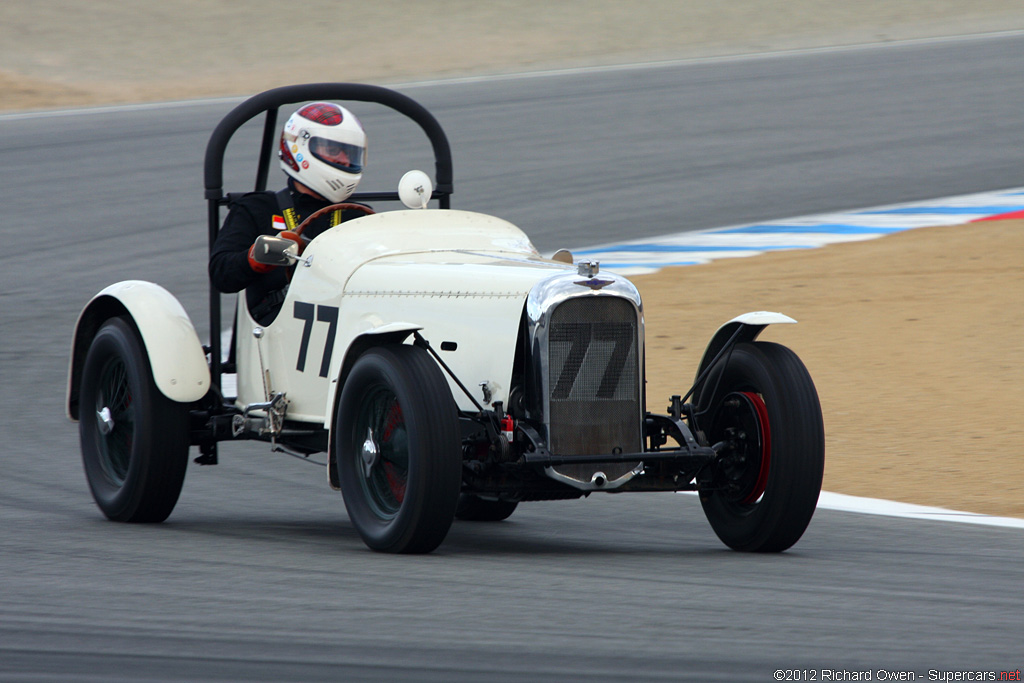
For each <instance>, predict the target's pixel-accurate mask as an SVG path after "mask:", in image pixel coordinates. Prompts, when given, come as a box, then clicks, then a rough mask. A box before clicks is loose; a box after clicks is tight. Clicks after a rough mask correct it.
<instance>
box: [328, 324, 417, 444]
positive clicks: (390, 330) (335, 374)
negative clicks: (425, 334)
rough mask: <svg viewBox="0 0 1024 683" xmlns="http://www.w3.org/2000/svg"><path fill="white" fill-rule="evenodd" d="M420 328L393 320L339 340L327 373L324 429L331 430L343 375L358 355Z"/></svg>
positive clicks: (407, 335)
mask: <svg viewBox="0 0 1024 683" xmlns="http://www.w3.org/2000/svg"><path fill="white" fill-rule="evenodd" d="M422 329H423V326H422V325H417V324H416V323H410V322H393V323H387V324H383V325H375V326H373V327H370V328H369V329H366V330H362V331H361V332H359V333H358V334H357V335H356V336H355V337H354V338H353V339H351V340H350V341H349V342H348V343H347V344H346V343H345V341H344V340H340V341H339V343H338V345H337V346H336V347H335V349H336V350H337V351H340V352H341V353H335V354H334V358H333V360H332V362H331V369H330V371H329V373H328V375H327V376H328V377H331V378H332V379H331V381H330V383H329V384H328V385H327V401H326V403H325V404H324V405H326V406H327V410H326V411H325V414H324V428H325V429H329V430H332V431H333V427H332V425H333V422H334V406H335V405H336V403H337V400H338V396H339V394H340V389H341V386H340V385H341V384H342V383H343V382H344V379H345V377H346V376H347V375H348V371H349V370H350V369H351V368H352V365H353V364H354V363H355V361H356V359H357V358H358V357H359V355H360V354H361V353H362V352H363V351H365V350H366V349H368V348H372V347H373V346H376V345H378V344H385V343H387V342H388V340H390V341H392V342H397V343H401V342H402V341H404V340H405V339H406V338H407V337H409V336H410V335H411V334H412V333H413V332H419V331H420V330H422ZM343 345H344V346H343Z"/></svg>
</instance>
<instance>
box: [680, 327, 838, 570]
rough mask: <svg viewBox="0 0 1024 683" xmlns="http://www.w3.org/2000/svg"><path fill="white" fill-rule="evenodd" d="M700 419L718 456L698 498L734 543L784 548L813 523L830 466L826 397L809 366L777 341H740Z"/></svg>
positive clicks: (707, 386)
mask: <svg viewBox="0 0 1024 683" xmlns="http://www.w3.org/2000/svg"><path fill="white" fill-rule="evenodd" d="M699 407H700V411H701V414H700V416H699V418H698V423H699V425H698V426H699V427H700V428H701V429H702V430H703V431H705V434H706V437H707V440H708V442H709V443H710V444H716V445H717V448H718V449H719V450H718V458H717V460H716V461H715V462H714V463H713V465H712V467H713V468H714V469H713V472H712V474H713V477H712V480H711V482H710V483H709V484H706V485H704V486H703V487H702V488H701V490H700V501H701V505H702V506H703V508H704V513H705V514H706V515H707V518H708V521H709V522H710V523H711V527H712V529H714V531H715V533H716V534H717V535H718V537H719V538H720V539H721V540H722V541H723V542H724V543H725V544H726V545H728V546H729V547H730V548H734V549H736V550H746V551H757V552H778V551H782V550H786V549H787V548H789V547H790V546H792V545H793V544H794V543H796V542H797V540H799V539H800V537H801V536H802V535H803V533H804V531H805V530H806V529H807V525H808V524H809V523H810V521H811V517H812V516H813V514H814V510H815V508H816V507H817V502H818V495H819V493H820V492H821V479H822V475H823V473H824V467H825V430H824V426H823V423H822V417H821V405H820V403H819V401H818V394H817V392H816V391H815V388H814V383H813V381H812V380H811V377H810V375H809V374H808V372H807V369H806V368H805V367H804V364H803V363H802V362H801V361H800V359H799V358H798V357H797V356H796V354H794V353H793V352H792V351H791V350H789V349H788V348H786V347H785V346H781V345H779V344H772V343H768V342H752V343H741V344H737V345H736V348H735V349H733V351H732V353H731V355H729V356H728V357H727V365H724V367H723V366H719V367H718V368H716V369H715V370H713V371H712V373H711V374H710V375H709V377H708V378H707V380H706V381H705V383H704V385H703V388H702V390H701V397H700V400H699Z"/></svg>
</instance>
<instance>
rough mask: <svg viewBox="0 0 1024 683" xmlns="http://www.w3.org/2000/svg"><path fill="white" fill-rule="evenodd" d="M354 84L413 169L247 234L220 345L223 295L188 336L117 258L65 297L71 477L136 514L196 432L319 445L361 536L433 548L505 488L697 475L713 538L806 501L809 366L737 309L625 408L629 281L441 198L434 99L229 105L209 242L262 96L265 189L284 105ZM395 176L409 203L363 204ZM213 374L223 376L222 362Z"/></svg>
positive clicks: (525, 494) (629, 367)
mask: <svg viewBox="0 0 1024 683" xmlns="http://www.w3.org/2000/svg"><path fill="white" fill-rule="evenodd" d="M313 100H334V101H341V102H372V103H376V104H378V105H383V106H385V107H389V108H391V109H393V110H395V111H398V112H400V113H402V114H404V115H406V116H407V117H409V118H410V119H412V120H413V121H414V122H415V123H417V124H418V125H419V126H420V128H421V129H422V130H423V132H424V133H425V134H426V136H427V139H428V140H429V143H430V144H431V146H432V148H433V155H434V158H435V169H434V171H435V175H434V178H433V180H432V179H431V178H430V177H429V176H427V175H426V174H425V173H422V172H411V173H410V174H407V176H406V177H405V178H404V179H403V182H402V183H401V184H400V186H399V188H398V191H397V192H376V193H361V194H360V193H357V194H356V195H354V196H353V197H352V202H358V204H352V203H350V204H352V206H356V207H357V208H358V207H362V208H360V210H362V211H363V212H364V213H365V214H366V215H365V216H362V217H358V218H356V219H354V220H349V221H347V222H345V223H342V224H341V225H338V226H337V227H335V228H331V229H330V230H328V231H326V232H324V233H323V234H321V235H319V236H318V237H316V238H315V239H313V240H312V241H310V242H309V244H308V245H307V246H306V247H305V249H304V251H303V252H302V254H301V255H299V254H297V253H296V252H295V250H294V248H286V245H293V244H294V243H292V242H289V241H288V240H282V239H280V238H274V237H266V238H261V241H260V253H261V254H262V256H259V257H258V258H260V259H262V260H264V261H265V262H267V263H277V264H288V267H290V268H292V269H293V274H292V278H291V283H290V286H289V289H288V291H287V296H286V298H285V300H284V303H283V306H282V309H281V311H280V313H279V314H278V316H277V317H276V319H274V320H273V321H272V322H271V323H269V324H265V325H260V324H258V323H257V322H256V321H255V320H254V319H253V317H252V315H251V313H250V311H249V310H248V308H247V306H246V300H245V296H244V292H243V293H242V294H241V295H239V298H238V304H237V311H236V313H235V319H234V324H233V328H234V334H233V336H232V342H231V345H230V348H229V349H227V353H226V355H225V354H224V353H223V352H222V348H221V346H222V344H221V341H220V336H219V334H218V333H219V332H220V331H221V330H222V328H223V327H224V326H223V325H222V319H221V304H220V295H219V293H218V292H216V291H215V290H213V289H212V288H211V296H210V329H211V330H212V331H213V333H212V334H211V338H210V342H209V344H208V345H206V346H203V345H202V343H201V342H200V339H199V337H198V335H197V333H196V330H195V328H194V326H193V324H192V322H191V320H190V319H189V316H188V314H187V313H186V312H185V310H184V309H183V307H182V306H181V305H180V304H179V303H178V301H177V300H176V299H175V298H174V297H173V296H172V295H171V294H170V293H168V292H167V291H166V290H165V289H163V288H162V287H160V286H159V285H157V284H153V283H149V282H143V281H129V282H119V283H117V284H114V285H111V286H110V287H107V288H106V289H104V290H103V291H101V292H99V293H98V294H97V295H96V296H95V297H94V298H93V299H92V300H91V301H90V302H89V303H88V305H87V306H86V307H85V309H84V310H83V311H82V313H81V316H80V317H79V320H78V323H77V326H76V328H75V332H74V339H73V343H72V351H71V361H70V370H69V380H68V395H67V410H68V415H69V417H70V418H71V419H72V420H77V421H78V423H79V432H80V438H81V448H82V457H83V461H84V467H85V473H86V478H87V480H88V483H89V486H90V488H91V491H92V494H93V496H94V498H95V500H96V503H97V504H98V506H99V507H100V509H101V510H102V512H103V513H104V514H105V515H106V516H107V517H109V518H110V519H113V520H119V521H128V522H159V521H163V520H164V519H166V518H167V516H168V515H169V514H170V513H171V511H172V510H173V508H174V505H175V503H176V502H177V499H178V496H179V493H180V491H181V488H182V484H183V481H184V476H185V470H186V467H187V464H188V459H189V449H190V447H191V446H197V447H198V449H199V456H198V457H197V458H195V462H197V463H198V464H201V465H214V464H216V463H217V460H218V450H217V445H218V442H221V441H228V440H242V439H252V440H259V441H264V442H269V444H270V445H271V447H272V448H273V449H275V450H278V451H282V452H286V453H291V454H295V455H300V456H308V455H310V454H312V453H326V458H325V459H326V461H327V474H328V480H329V482H330V484H331V485H332V486H333V487H335V488H337V489H340V490H341V492H342V494H343V498H344V502H345V505H346V508H347V510H348V514H349V517H350V519H351V521H352V524H353V526H354V527H355V529H356V530H357V531H358V533H359V534H360V536H361V538H362V539H363V540H364V541H365V543H366V544H367V545H368V546H369V547H370V548H373V549H374V550H379V551H387V552H430V551H431V550H433V549H435V548H436V547H437V546H438V545H439V544H440V543H441V542H442V541H443V540H444V538H445V536H446V534H447V533H448V530H449V528H450V526H451V524H452V522H453V519H455V518H459V519H464V520H479V521H498V520H502V519H505V518H507V517H508V516H509V515H511V514H512V512H513V511H514V510H515V509H516V506H517V505H519V503H521V502H526V501H537V500H551V499H569V498H581V497H586V496H588V495H589V494H591V493H594V492H617V493H622V492H643V491H696V492H698V494H699V497H700V501H701V504H702V506H703V509H704V511H705V513H706V516H707V518H708V520H709V521H710V523H711V526H712V528H713V529H714V531H715V533H717V535H718V536H719V537H720V538H721V540H722V541H723V542H724V543H725V544H727V545H728V546H730V547H732V548H735V549H737V550H747V551H781V550H785V549H786V548H789V547H790V546H791V545H792V544H793V543H795V542H796V541H797V540H798V539H799V538H800V536H801V535H802V534H803V532H804V530H805V529H806V527H807V525H808V523H809V521H810V519H811V516H812V514H813V513H814V510H815V507H816V504H817V499H818V494H819V492H820V489H821V480H822V472H823V467H824V430H823V426H822V416H821V408H820V405H819V402H818V397H817V394H816V391H815V388H814V384H813V382H812V380H811V378H810V376H809V374H808V372H807V370H806V369H805V367H804V365H803V364H802V363H801V362H800V360H799V359H798V358H797V356H796V355H795V354H794V353H793V352H792V351H790V350H789V349H787V348H786V347H784V346H780V345H777V344H773V343H766V342H761V341H757V337H758V335H759V334H760V332H761V331H762V330H763V329H764V328H765V327H766V326H767V325H769V324H773V323H792V322H795V321H794V320H792V319H791V318H788V317H786V316H784V315H781V314H779V313H769V312H754V313H747V314H745V315H741V316H739V317H737V318H735V319H733V320H730V321H729V322H727V323H726V324H724V325H723V326H722V327H721V328H720V329H719V330H718V331H717V332H716V333H715V335H714V336H713V338H712V339H711V341H710V344H709V345H708V347H707V350H706V351H705V353H704V356H703V359H702V361H701V363H700V365H699V367H697V368H696V379H695V381H694V383H693V385H692V386H691V387H690V388H689V390H688V391H686V392H685V393H682V394H681V395H678V396H672V397H666V399H665V400H666V402H667V403H668V404H669V407H668V409H667V412H666V414H657V413H654V412H650V411H648V409H647V405H646V399H645V374H644V373H645V364H644V313H643V304H642V302H641V299H640V295H639V293H638V292H637V289H636V288H635V287H634V286H633V284H632V283H630V281H629V280H627V279H626V278H625V277H622V276H620V275H616V274H613V273H609V272H606V271H603V270H601V269H600V267H599V264H598V263H593V262H589V261H581V262H573V259H572V257H571V254H568V253H567V252H564V251H562V252H559V253H557V254H555V256H554V257H552V258H545V257H543V256H542V255H541V254H540V253H538V251H537V249H536V248H534V246H533V245H532V244H531V242H530V240H529V239H528V238H527V236H526V235H525V234H523V232H522V231H521V230H519V229H518V228H517V227H516V226H514V225H512V224H511V223H508V222H506V221H504V220H501V219H499V218H495V217H492V216H488V215H483V214H480V213H474V212H467V211H457V210H454V209H451V208H450V201H451V194H452V191H453V181H452V161H451V153H450V150H449V146H448V141H447V138H446V136H445V134H444V132H443V130H442V129H441V127H440V125H439V124H438V122H437V121H436V120H435V118H434V117H433V116H432V115H431V114H430V113H429V112H428V111H427V110H426V109H424V108H423V107H422V106H420V105H419V104H418V103H416V102H415V101H413V100H411V99H409V98H408V97H406V96H404V95H402V94H400V93H397V92H394V91H391V90H388V89H385V88H380V87H376V86H369V85H359V84H343V83H336V84H310V85H298V86H289V87H284V88H278V89H275V90H270V91H267V92H265V93H262V94H260V95H257V96H255V97H252V98H251V99H249V100H247V101H245V102H243V103H242V104H240V105H238V106H237V107H236V108H235V109H234V110H233V111H231V112H230V113H229V114H228V115H227V116H226V117H225V119H224V120H223V121H222V122H221V123H220V124H219V126H218V127H217V128H216V130H215V131H214V132H213V135H212V136H211V138H210V141H209V145H208V148H207V154H206V162H205V186H206V200H207V202H208V209H209V211H208V216H209V237H210V244H211V247H212V244H213V241H214V239H215V238H216V236H217V233H218V229H219V225H220V220H221V212H222V210H223V208H224V207H225V206H226V205H228V204H229V202H230V201H232V199H233V197H234V195H232V194H225V193H224V190H223V167H224V156H225V149H226V146H227V144H228V141H229V140H230V139H231V137H232V136H233V135H234V133H235V132H236V131H237V130H238V129H239V128H240V127H241V126H242V125H243V124H245V123H246V122H248V121H250V120H251V119H254V118H256V117H259V116H263V117H264V135H263V138H262V144H261V148H260V160H259V167H258V170H257V174H256V183H255V188H254V189H255V190H265V188H266V183H267V176H268V170H269V169H270V167H271V162H272V159H273V156H274V149H275V145H274V142H275V133H276V131H277V125H278V124H277V115H278V111H279V108H280V107H281V106H284V105H292V104H295V103H301V102H307V101H313ZM398 201H402V202H403V203H404V204H405V206H407V207H410V208H408V209H402V208H400V207H399V208H397V209H394V210H387V211H381V212H379V213H375V212H374V210H373V209H371V208H368V207H367V203H372V205H374V206H380V205H382V204H389V203H390V206H395V203H397V202H398ZM229 380H233V381H229Z"/></svg>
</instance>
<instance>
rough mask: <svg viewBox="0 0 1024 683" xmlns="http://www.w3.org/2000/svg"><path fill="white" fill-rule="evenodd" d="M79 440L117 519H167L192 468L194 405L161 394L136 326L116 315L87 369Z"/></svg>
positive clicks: (97, 493)
mask: <svg viewBox="0 0 1024 683" xmlns="http://www.w3.org/2000/svg"><path fill="white" fill-rule="evenodd" d="M80 406H81V407H80V411H81V413H80V415H79V422H78V432H79V438H80V440H81V445H82V463H83V465H84V467H85V476H86V479H87V480H88V482H89V488H90V490H91V491H92V495H93V498H94V499H95V501H96V504H97V505H98V506H99V508H100V510H102V511H103V514H104V515H106V516H107V517H108V518H109V519H112V520H114V521H118V522H162V521H164V520H165V519H167V517H168V516H169V515H170V514H171V511H172V510H174V506H175V504H176V503H177V502H178V496H179V495H180V494H181V487H182V484H183V483H184V481H185V469H186V468H187V467H188V449H189V423H188V405H187V404H184V403H178V402H176V401H172V400H171V399H169V398H167V397H166V396H164V395H163V393H162V392H161V391H160V390H159V389H158V388H157V386H156V383H155V382H154V381H153V372H152V370H151V369H150V365H149V357H148V356H147V355H146V351H145V347H144V345H143V342H142V339H141V337H140V336H139V333H138V331H137V330H136V328H135V326H134V325H133V324H132V323H131V322H130V321H129V320H128V319H125V318H111V319H110V320H108V321H107V322H106V323H104V324H103V326H102V327H100V329H99V331H98V332H97V333H96V336H95V337H94V338H93V340H92V343H91V345H90V346H89V352H88V354H87V355H86V357H85V364H84V366H83V369H82V384H81V400H80Z"/></svg>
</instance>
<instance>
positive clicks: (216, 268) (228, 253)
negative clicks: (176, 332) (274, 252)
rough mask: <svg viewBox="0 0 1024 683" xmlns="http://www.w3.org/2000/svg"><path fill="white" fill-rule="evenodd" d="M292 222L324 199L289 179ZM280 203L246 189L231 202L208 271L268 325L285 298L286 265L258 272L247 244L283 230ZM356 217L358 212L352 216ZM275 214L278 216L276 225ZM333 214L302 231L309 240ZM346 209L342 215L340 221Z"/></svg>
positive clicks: (328, 224)
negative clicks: (242, 294)
mask: <svg viewBox="0 0 1024 683" xmlns="http://www.w3.org/2000/svg"><path fill="white" fill-rule="evenodd" d="M288 186H289V188H290V189H291V198H292V202H293V204H294V208H295V213H296V221H297V223H301V222H302V221H303V220H304V219H305V218H306V216H309V215H311V214H313V213H314V212H315V211H317V210H319V209H322V208H323V207H325V206H327V205H328V204H329V202H326V201H324V200H322V199H317V198H315V197H312V196H310V195H308V194H304V193H302V192H298V191H296V190H295V186H294V185H293V184H292V182H291V181H290V180H289V182H288ZM281 213H282V211H281V207H280V206H279V203H278V200H277V197H276V195H275V193H274V192H250V193H249V194H246V195H244V196H242V197H241V198H240V199H238V200H236V201H234V202H232V204H231V209H230V211H229V212H228V216H227V218H226V219H224V225H223V227H221V229H220V232H219V233H218V234H217V240H216V242H214V244H213V251H212V253H211V254H210V263H209V272H210V281H211V282H212V283H213V286H214V287H216V288H217V289H218V290H220V291H221V292H224V293H231V292H238V291H241V290H243V289H244V290H246V292H245V300H246V304H247V305H248V307H249V312H250V313H251V314H252V316H253V319H255V320H256V321H257V322H259V323H261V324H263V325H267V324H269V323H270V322H272V321H273V320H274V318H275V317H276V316H277V312H278V310H279V308H280V305H281V302H282V301H283V300H284V296H283V293H284V292H285V291H286V288H287V286H288V274H287V273H288V271H289V270H290V268H274V269H273V270H271V271H270V272H267V273H257V272H255V271H254V270H253V269H252V268H251V267H250V266H249V248H250V247H251V246H252V245H253V242H255V241H256V238H257V237H259V236H260V235H276V234H277V233H278V232H279V231H280V230H281V229H283V228H284V223H283V218H282V217H281ZM357 215H358V214H357ZM274 216H277V217H278V221H277V224H276V226H275V221H274ZM332 216H333V212H328V213H327V214H325V215H323V216H321V217H319V218H317V219H316V220H315V221H313V223H311V224H310V225H308V226H306V228H305V229H304V230H303V231H302V237H303V241H304V242H308V241H309V240H311V239H313V238H314V237H316V236H317V235H319V234H320V233H322V232H323V231H325V230H327V229H328V228H330V227H331V224H332V220H333V218H332ZM349 217H350V212H348V211H345V212H343V214H342V220H346V219H347V218H349Z"/></svg>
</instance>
